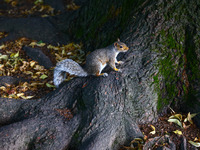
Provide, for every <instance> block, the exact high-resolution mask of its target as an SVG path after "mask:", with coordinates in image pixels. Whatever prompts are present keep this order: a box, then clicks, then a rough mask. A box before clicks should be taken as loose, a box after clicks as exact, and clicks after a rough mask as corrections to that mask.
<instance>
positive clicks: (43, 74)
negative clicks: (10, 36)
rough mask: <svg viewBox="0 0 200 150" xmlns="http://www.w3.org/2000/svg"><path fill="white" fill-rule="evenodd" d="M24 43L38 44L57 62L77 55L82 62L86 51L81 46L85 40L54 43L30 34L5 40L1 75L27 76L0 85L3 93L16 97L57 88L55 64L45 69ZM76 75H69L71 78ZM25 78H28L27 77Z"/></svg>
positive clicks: (0, 57) (1, 48)
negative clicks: (17, 81)
mask: <svg viewBox="0 0 200 150" xmlns="http://www.w3.org/2000/svg"><path fill="white" fill-rule="evenodd" d="M24 46H30V47H33V48H38V49H40V50H42V51H43V53H44V54H46V55H47V56H48V57H49V58H50V60H51V61H52V63H53V65H54V66H55V65H56V63H57V62H58V61H61V60H63V59H67V58H70V59H73V60H74V61H76V62H78V63H80V64H82V63H83V62H84V60H85V53H84V51H82V50H81V47H82V44H74V43H69V44H67V45H58V46H54V45H51V44H47V43H43V42H42V41H39V42H38V41H35V40H31V39H28V38H20V39H17V40H15V41H9V42H5V43H3V44H2V45H0V76H12V77H16V78H18V79H19V78H23V81H20V82H19V83H18V84H12V85H10V84H5V85H2V86H0V94H1V97H4V98H15V99H33V98H40V97H42V96H44V95H46V94H47V93H49V92H51V91H53V90H54V89H55V86H54V85H53V69H54V68H53V67H52V68H50V69H45V68H44V67H43V66H41V65H39V64H38V62H37V61H34V60H32V59H31V58H29V57H28V56H27V55H26V53H25V51H24V50H23V49H22V48H23V47H24ZM73 77H74V76H68V77H67V79H66V80H67V81H68V80H71V79H72V78H73ZM24 80H25V81H24Z"/></svg>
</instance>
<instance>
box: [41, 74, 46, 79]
mask: <svg viewBox="0 0 200 150" xmlns="http://www.w3.org/2000/svg"><path fill="white" fill-rule="evenodd" d="M47 77H48V76H47V75H46V74H43V75H41V76H40V79H46V78H47Z"/></svg>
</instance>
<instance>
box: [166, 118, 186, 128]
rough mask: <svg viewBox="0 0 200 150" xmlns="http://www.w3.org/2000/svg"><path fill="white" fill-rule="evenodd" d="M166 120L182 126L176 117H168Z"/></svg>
mask: <svg viewBox="0 0 200 150" xmlns="http://www.w3.org/2000/svg"><path fill="white" fill-rule="evenodd" d="M167 121H168V122H173V123H176V124H177V125H179V126H180V127H181V128H182V127H183V126H182V123H181V122H180V120H178V119H168V120H167Z"/></svg>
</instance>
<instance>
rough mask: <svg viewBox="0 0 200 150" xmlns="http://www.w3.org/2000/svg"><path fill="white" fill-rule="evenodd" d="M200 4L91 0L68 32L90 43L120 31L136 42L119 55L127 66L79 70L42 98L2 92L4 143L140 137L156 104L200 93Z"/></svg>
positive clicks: (88, 142) (88, 143)
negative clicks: (100, 71)
mask: <svg viewBox="0 0 200 150" xmlns="http://www.w3.org/2000/svg"><path fill="white" fill-rule="evenodd" d="M198 5H199V4H197V3H188V2H187V1H186V0H185V1H181V0H177V1H175V2H174V1H170V2H169V1H164V0H158V1H139V3H137V2H130V3H129V1H128V0H127V1H123V2H121V1H117V0H113V1H109V2H107V1H106V0H103V1H96V2H94V1H93V0H88V2H87V3H86V5H84V6H83V7H82V8H81V9H80V10H79V11H78V12H77V14H75V15H74V17H77V18H76V19H74V20H75V21H74V22H72V25H71V26H70V27H69V28H68V29H67V31H68V34H69V36H70V37H71V38H74V39H79V40H80V39H81V40H83V41H84V43H85V44H84V45H85V47H86V48H89V50H92V49H91V48H101V46H105V45H106V44H108V41H109V43H111V42H114V40H116V38H117V37H120V39H121V41H122V42H125V43H126V44H127V45H128V47H129V48H130V50H129V51H128V52H127V53H125V54H121V55H120V56H119V58H118V59H119V60H122V61H124V62H125V63H124V64H123V65H120V66H118V68H120V69H121V70H122V73H118V72H114V71H110V70H108V72H109V76H108V77H93V76H89V77H85V78H74V79H73V80H71V81H69V82H64V83H63V84H62V85H61V86H60V88H58V89H56V90H55V91H54V92H52V93H49V94H48V95H47V96H45V97H43V98H41V99H35V100H15V99H3V98H1V99H0V101H1V105H0V124H1V128H0V136H1V138H0V149H2V150H6V149H10V150H11V149H37V150H38V149H42V150H49V149H50V150H61V149H73V150H74V149H82V150H96V149H98V150H105V149H109V150H115V149H119V148H120V146H122V145H126V144H128V143H130V141H131V140H133V139H134V138H136V137H142V136H143V135H142V133H141V131H140V130H139V128H138V126H137V124H138V123H147V122H151V121H156V119H157V115H158V113H157V110H158V109H159V110H158V111H159V112H163V111H162V110H164V108H167V107H166V106H168V105H170V104H180V103H181V102H182V99H183V98H185V97H187V96H188V98H191V97H189V95H190V94H191V95H192V96H193V97H195V98H196V100H197V101H200V100H199V95H198V94H199V91H198V87H199V86H198V85H199V80H198V78H197V77H199V74H198V72H195V71H196V70H195V69H199V58H200V57H199V54H200V53H199V52H200V50H199V34H198V33H199V29H200V28H199V20H198V14H200V10H199V9H197V8H198V7H199V6H198ZM122 6H123V7H122ZM183 6H184V7H183ZM102 8H103V9H102ZM104 8H105V9H104ZM109 10H110V11H109ZM95 12H96V13H95ZM99 12H101V13H100V14H101V15H100V16H99V14H98V13H99ZM105 12H109V13H110V14H112V15H111V16H106V17H105V15H104V14H105ZM78 14H82V15H80V16H79V15H78ZM88 14H89V15H88ZM187 14H189V15H187ZM190 14H191V15H190ZM193 14H194V16H193ZM78 16H79V17H78ZM191 16H193V18H192V19H194V20H192V21H191V18H190V17H191ZM103 17H105V18H103ZM60 18H62V17H60ZM64 20H66V18H65V19H64ZM81 21H82V22H81ZM195 21H196V22H197V24H195ZM81 23H82V24H81ZM66 25H69V22H67V23H66ZM87 25H89V27H88V26H87ZM62 26H63V25H62ZM115 30H116V31H115ZM42 37H43V36H42ZM194 56H196V57H194ZM190 60H195V62H196V63H195V64H194V63H192V62H190ZM193 91H196V92H195V93H193ZM196 93H198V94H196ZM185 101H186V102H188V99H186V100H185ZM192 103H194V104H195V106H196V108H197V109H199V106H200V105H199V104H198V103H196V102H194V101H192ZM181 104H182V103H181ZM181 106H184V105H181ZM187 109H188V108H187ZM165 110H166V109H165Z"/></svg>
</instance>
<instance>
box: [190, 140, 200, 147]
mask: <svg viewBox="0 0 200 150" xmlns="http://www.w3.org/2000/svg"><path fill="white" fill-rule="evenodd" d="M189 143H190V144H192V145H193V146H195V147H200V143H199V142H193V141H189Z"/></svg>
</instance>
